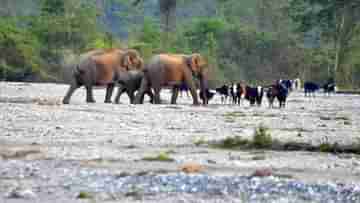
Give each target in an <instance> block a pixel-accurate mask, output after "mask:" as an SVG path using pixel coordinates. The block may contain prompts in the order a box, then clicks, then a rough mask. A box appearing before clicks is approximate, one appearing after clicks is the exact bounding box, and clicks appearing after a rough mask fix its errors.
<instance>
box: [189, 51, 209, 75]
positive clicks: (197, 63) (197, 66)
mask: <svg viewBox="0 0 360 203" xmlns="http://www.w3.org/2000/svg"><path fill="white" fill-rule="evenodd" d="M204 65H206V62H205V60H204V58H203V57H202V56H201V55H200V54H192V55H191V69H192V70H193V71H194V72H195V73H200V72H202V68H203V66H204Z"/></svg>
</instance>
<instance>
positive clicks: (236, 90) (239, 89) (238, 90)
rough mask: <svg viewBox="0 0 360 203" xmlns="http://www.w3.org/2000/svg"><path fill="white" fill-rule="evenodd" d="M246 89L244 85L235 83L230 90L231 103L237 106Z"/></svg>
mask: <svg viewBox="0 0 360 203" xmlns="http://www.w3.org/2000/svg"><path fill="white" fill-rule="evenodd" d="M245 92H246V87H245V85H243V84H241V83H237V84H236V85H234V86H233V88H232V95H231V96H232V97H233V103H234V104H239V105H240V103H241V98H243V97H245Z"/></svg>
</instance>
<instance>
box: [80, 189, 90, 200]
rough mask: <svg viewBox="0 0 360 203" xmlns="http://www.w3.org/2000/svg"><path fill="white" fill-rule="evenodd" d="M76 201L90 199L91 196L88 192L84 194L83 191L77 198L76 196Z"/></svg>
mask: <svg viewBox="0 0 360 203" xmlns="http://www.w3.org/2000/svg"><path fill="white" fill-rule="evenodd" d="M77 198H78V199H92V198H93V196H92V195H91V194H90V193H88V192H84V191H81V192H80V193H79V194H78V196H77Z"/></svg>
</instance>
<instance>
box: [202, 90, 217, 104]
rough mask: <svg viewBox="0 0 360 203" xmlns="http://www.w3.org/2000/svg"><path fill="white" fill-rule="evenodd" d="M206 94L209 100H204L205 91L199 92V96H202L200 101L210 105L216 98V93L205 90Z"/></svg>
mask: <svg viewBox="0 0 360 203" xmlns="http://www.w3.org/2000/svg"><path fill="white" fill-rule="evenodd" d="M205 94H206V98H207V100H204V92H203V91H200V92H199V96H200V99H201V100H202V101H203V104H208V103H209V101H210V100H211V99H212V98H213V97H214V95H215V94H216V92H214V91H213V90H209V89H205Z"/></svg>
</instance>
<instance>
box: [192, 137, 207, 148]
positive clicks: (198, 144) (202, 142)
mask: <svg viewBox="0 0 360 203" xmlns="http://www.w3.org/2000/svg"><path fill="white" fill-rule="evenodd" d="M206 144H208V143H207V141H206V140H205V139H203V138H200V139H197V140H195V141H194V145H195V146H197V147H198V146H201V145H206Z"/></svg>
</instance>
